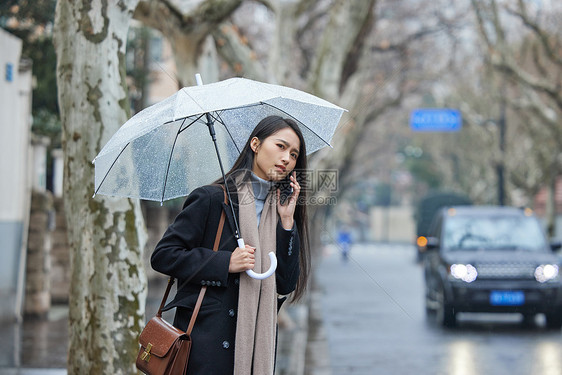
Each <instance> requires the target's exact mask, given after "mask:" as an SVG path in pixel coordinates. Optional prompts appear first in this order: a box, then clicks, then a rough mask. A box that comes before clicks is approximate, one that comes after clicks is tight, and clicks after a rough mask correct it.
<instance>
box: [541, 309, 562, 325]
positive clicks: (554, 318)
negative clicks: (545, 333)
mask: <svg viewBox="0 0 562 375" xmlns="http://www.w3.org/2000/svg"><path fill="white" fill-rule="evenodd" d="M545 317H546V326H547V327H548V328H551V329H560V328H562V311H557V312H555V313H551V314H545Z"/></svg>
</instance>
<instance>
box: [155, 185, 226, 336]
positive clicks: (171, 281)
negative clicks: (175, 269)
mask: <svg viewBox="0 0 562 375" xmlns="http://www.w3.org/2000/svg"><path fill="white" fill-rule="evenodd" d="M221 187H222V189H223V193H224V203H225V204H228V197H227V195H226V190H225V189H224V186H222V185H221ZM225 217H226V214H225V212H224V210H223V211H222V213H221V217H220V220H219V226H218V229H217V234H216V236H215V243H214V244H213V251H218V249H219V244H220V239H221V234H222V230H223V227H224V221H225ZM174 281H175V279H174V278H173V277H170V279H169V280H168V286H167V287H166V291H165V292H164V296H163V297H162V302H160V307H159V308H158V312H157V313H156V316H157V317H159V318H160V317H162V309H163V308H164V305H165V304H166V301H167V300H168V295H169V294H170V290H171V289H172V285H173V284H174ZM206 291H207V286H203V287H201V292H199V297H198V298H197V302H196V304H195V308H194V309H193V314H192V315H191V320H190V321H189V327H188V329H187V331H186V332H187V334H188V335H189V334H191V330H192V329H193V326H194V325H195V319H196V318H197V314H198V313H199V309H200V308H201V303H202V302H203V297H204V296H205V292H206Z"/></svg>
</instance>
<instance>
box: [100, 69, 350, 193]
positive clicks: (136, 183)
mask: <svg viewBox="0 0 562 375" xmlns="http://www.w3.org/2000/svg"><path fill="white" fill-rule="evenodd" d="M343 112H344V109H342V108H340V107H338V106H336V105H334V104H331V103H329V102H327V101H325V100H323V99H320V98H318V97H316V96H314V95H311V94H308V93H305V92H303V91H299V90H296V89H292V88H289V87H284V86H278V85H272V84H267V83H262V82H257V81H252V80H248V79H243V78H232V79H228V80H225V81H221V82H217V83H211V84H208V85H202V86H191V87H185V88H182V89H181V90H179V91H178V92H176V93H175V94H174V95H172V96H170V97H168V98H166V99H164V100H163V101H161V102H159V103H157V104H155V105H153V106H151V107H148V108H146V109H144V110H142V111H140V112H139V113H137V114H136V115H134V116H133V117H132V118H131V119H129V120H128V121H127V122H126V123H125V124H124V125H123V126H122V127H121V128H120V129H119V130H118V131H117V132H116V133H115V135H113V137H111V139H110V140H109V141H108V142H107V144H106V145H105V146H104V147H103V149H102V150H101V151H100V153H99V154H98V155H97V156H96V158H95V159H94V163H95V192H96V194H104V195H111V196H120V197H129V198H140V199H146V200H153V201H160V202H162V201H165V200H168V199H174V198H177V197H181V196H185V195H187V194H188V193H189V192H190V191H191V190H193V189H194V188H196V187H198V186H201V185H204V184H208V183H210V182H212V181H214V180H216V179H217V178H219V177H220V176H221V170H220V167H219V163H218V162H217V155H216V154H215V145H214V144H213V140H212V138H211V136H210V135H209V130H208V126H207V123H208V120H209V119H211V120H212V121H214V123H215V130H216V139H217V143H216V145H217V147H218V149H219V150H220V153H221V159H222V162H223V164H224V165H225V166H226V167H227V168H228V169H229V168H230V167H231V166H232V164H233V163H234V161H235V160H236V158H237V157H238V155H239V154H240V151H241V150H242V148H243V147H244V144H245V143H246V141H247V139H248V137H249V135H250V133H251V132H252V130H253V128H254V127H255V126H256V125H257V124H258V122H259V121H261V120H262V119H263V118H265V117H267V116H270V115H278V116H281V117H285V118H292V119H294V120H295V121H296V122H297V124H298V125H299V128H300V129H301V131H302V133H303V136H304V139H305V143H306V147H307V153H309V154H310V153H312V152H315V151H317V150H319V149H320V148H322V147H324V146H327V145H329V143H330V140H331V138H332V136H333V134H334V131H335V129H336V127H337V125H338V123H339V120H340V118H341V115H342V114H343Z"/></svg>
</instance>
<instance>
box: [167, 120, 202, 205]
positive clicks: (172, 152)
mask: <svg viewBox="0 0 562 375" xmlns="http://www.w3.org/2000/svg"><path fill="white" fill-rule="evenodd" d="M186 120H187V117H186V118H184V119H183V121H182V123H181V125H180V127H179V128H178V131H177V132H176V138H174V144H173V145H172V149H171V150H170V158H169V159H168V167H167V168H166V178H164V186H163V188H162V198H160V204H162V202H164V195H165V194H166V184H167V183H168V173H169V172H170V163H171V162H172V155H173V154H174V148H175V147H176V142H177V140H178V136H179V135H180V133H181V128H182V126H183V124H184V123H185V121H186ZM196 121H197V120H196ZM190 125H191V124H190ZM188 126H189V125H188Z"/></svg>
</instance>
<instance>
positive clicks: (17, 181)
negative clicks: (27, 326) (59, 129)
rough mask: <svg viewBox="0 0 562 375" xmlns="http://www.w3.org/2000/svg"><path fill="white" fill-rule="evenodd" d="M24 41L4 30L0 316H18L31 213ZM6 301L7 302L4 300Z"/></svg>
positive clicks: (0, 43) (0, 45) (0, 47)
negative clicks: (15, 314) (18, 294)
mask: <svg viewBox="0 0 562 375" xmlns="http://www.w3.org/2000/svg"><path fill="white" fill-rule="evenodd" d="M21 47H22V42H21V40H20V39H18V38H16V37H15V36H13V35H11V34H9V33H8V32H6V31H5V30H3V29H0V51H2V53H0V252H1V253H2V262H0V299H2V301H3V303H2V304H0V306H1V307H0V320H5V319H6V318H8V317H9V316H12V317H13V316H14V311H15V310H14V306H15V305H16V304H17V302H18V301H17V300H16V293H17V290H18V287H19V288H21V278H20V279H19V282H18V276H21V274H20V269H21V268H20V266H21V265H22V257H21V254H22V244H24V243H25V239H26V231H27V220H28V219H27V217H28V215H29V199H30V184H29V170H30V168H29V167H28V166H29V162H28V161H29V156H30V146H29V145H30V129H31V80H32V76H31V65H30V63H28V64H25V63H22V62H21V61H20V60H21ZM4 302H6V303H4Z"/></svg>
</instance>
